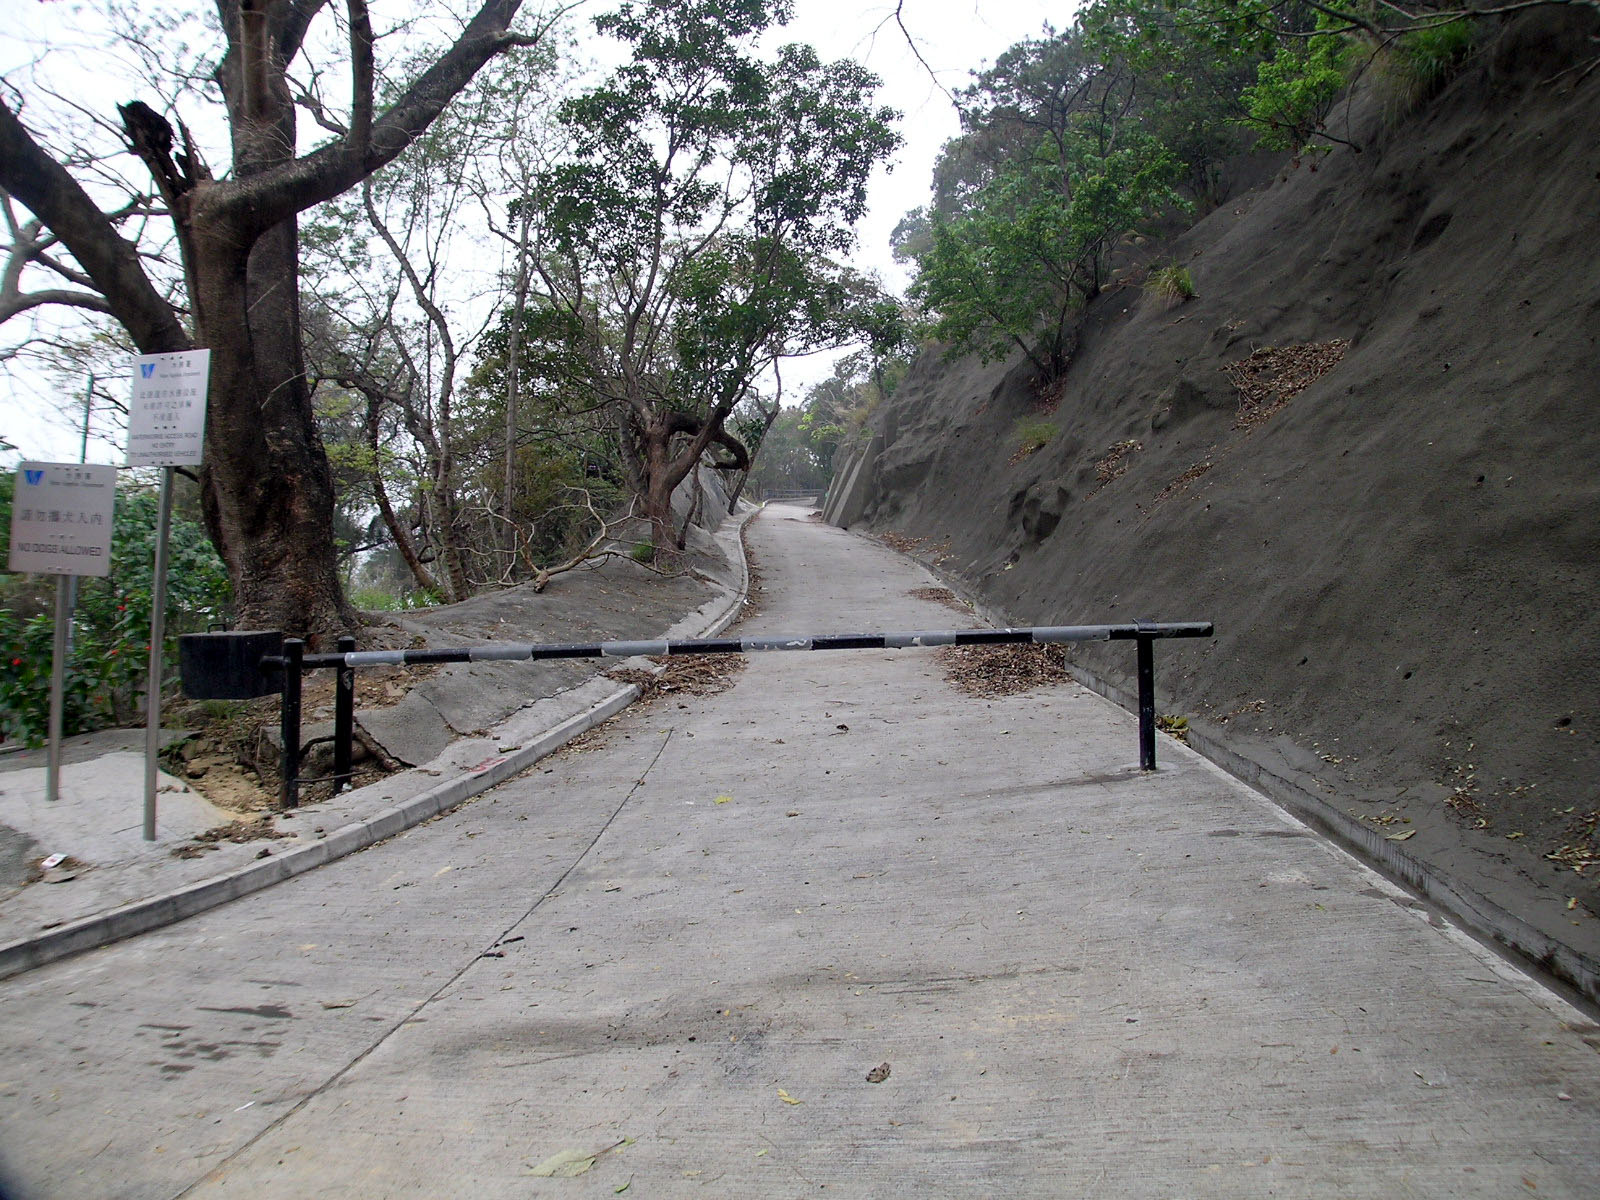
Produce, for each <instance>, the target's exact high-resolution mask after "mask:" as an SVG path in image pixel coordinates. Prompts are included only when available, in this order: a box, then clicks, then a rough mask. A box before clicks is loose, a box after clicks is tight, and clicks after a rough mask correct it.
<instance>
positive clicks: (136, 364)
mask: <svg viewBox="0 0 1600 1200" xmlns="http://www.w3.org/2000/svg"><path fill="white" fill-rule="evenodd" d="M210 375H211V351H209V350H185V351H181V352H179V353H174V354H141V355H139V356H138V357H137V358H135V359H134V360H133V396H132V399H131V401H130V402H129V404H128V465H129V466H130V467H161V468H163V469H162V472H161V499H160V503H159V505H158V508H159V515H158V516H157V518H156V561H155V576H154V578H153V579H152V581H151V588H150V674H149V678H148V683H147V686H146V690H145V743H144V840H145V841H147V842H153V841H155V840H156V783H157V775H158V772H159V768H160V759H159V756H160V754H161V674H162V671H161V668H162V642H163V641H164V640H165V638H166V622H167V541H168V532H169V528H168V527H169V526H170V525H171V523H172V468H173V467H190V466H199V465H200V463H201V461H202V460H203V459H204V457H205V430H206V391H207V388H208V387H209V385H210Z"/></svg>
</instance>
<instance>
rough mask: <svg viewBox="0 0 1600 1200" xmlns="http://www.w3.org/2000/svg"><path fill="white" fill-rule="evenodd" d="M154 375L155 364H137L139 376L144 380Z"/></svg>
mask: <svg viewBox="0 0 1600 1200" xmlns="http://www.w3.org/2000/svg"><path fill="white" fill-rule="evenodd" d="M155 373H156V365H155V363H140V364H139V374H140V375H142V376H143V377H144V378H146V379H149V378H150V377H151V376H152V375H154V374H155Z"/></svg>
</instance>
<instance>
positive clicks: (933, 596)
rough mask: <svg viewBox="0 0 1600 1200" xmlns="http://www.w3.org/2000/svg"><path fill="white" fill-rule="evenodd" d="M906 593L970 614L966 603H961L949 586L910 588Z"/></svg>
mask: <svg viewBox="0 0 1600 1200" xmlns="http://www.w3.org/2000/svg"><path fill="white" fill-rule="evenodd" d="M906 594H907V595H909V596H915V597H916V598H917V599H918V600H931V601H933V602H934V603H935V604H942V605H944V606H945V607H946V608H953V609H955V610H956V611H957V612H958V613H969V614H970V613H971V611H972V610H971V609H970V608H969V607H968V606H967V605H965V604H963V603H961V600H960V598H959V597H958V596H957V595H956V594H955V593H954V592H952V591H951V590H950V589H949V588H942V587H920V588H912V589H911V591H909V592H908V593H906Z"/></svg>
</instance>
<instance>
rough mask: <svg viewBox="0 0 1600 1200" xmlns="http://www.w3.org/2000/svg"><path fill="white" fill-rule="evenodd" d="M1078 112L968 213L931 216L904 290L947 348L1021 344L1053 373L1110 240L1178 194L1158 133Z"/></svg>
mask: <svg viewBox="0 0 1600 1200" xmlns="http://www.w3.org/2000/svg"><path fill="white" fill-rule="evenodd" d="M1077 116H1078V118H1079V119H1076V120H1073V121H1072V122H1070V123H1069V125H1068V126H1067V128H1066V129H1065V130H1064V131H1063V137H1062V140H1061V141H1060V142H1059V143H1058V144H1056V145H1050V144H1048V143H1047V144H1044V145H1041V146H1040V147H1039V148H1038V149H1037V151H1036V152H1035V153H1034V154H1033V156H1032V157H1031V158H1030V159H1029V160H1028V161H1026V162H1023V163H1019V164H1015V165H1011V166H1008V167H1005V168H1003V169H1001V170H1000V171H999V172H998V173H997V174H996V176H995V178H994V179H993V180H992V181H991V182H990V183H988V184H987V185H986V186H985V187H983V188H982V189H981V190H980V191H979V192H978V193H977V194H976V195H975V196H974V197H973V198H972V201H971V204H970V206H969V208H968V210H967V211H966V212H965V213H963V214H962V215H960V216H958V217H956V218H954V219H947V220H941V221H937V222H936V223H935V225H934V227H933V246H932V249H931V250H930V251H929V252H928V253H926V254H925V255H924V256H923V257H922V259H921V260H920V262H919V264H918V265H919V268H920V269H919V273H918V276H917V280H916V282H915V283H914V284H913V285H912V295H913V296H915V297H916V298H918V299H919V300H921V301H922V302H923V304H924V305H926V306H927V308H928V309H929V310H931V311H932V312H933V313H934V314H936V320H935V322H934V324H933V327H932V333H933V336H934V337H936V338H938V339H940V340H941V341H944V342H946V343H947V344H948V345H949V346H950V348H951V350H952V352H954V353H961V354H972V353H975V354H977V355H979V356H980V357H981V358H983V359H984V360H985V361H994V360H997V359H1000V358H1003V357H1004V356H1005V355H1007V354H1009V353H1011V352H1012V351H1014V350H1016V349H1018V348H1020V349H1022V350H1023V351H1024V352H1025V353H1026V354H1027V355H1028V357H1029V359H1031V360H1032V361H1033V363H1034V365H1035V366H1036V367H1038V368H1039V370H1040V371H1041V372H1042V373H1043V374H1045V375H1046V376H1048V377H1055V376H1057V375H1059V374H1060V373H1061V372H1062V371H1063V370H1064V369H1065V368H1066V365H1067V361H1068V360H1069V358H1070V355H1071V347H1072V341H1073V339H1072V338H1071V336H1070V332H1069V326H1068V322H1069V317H1070V316H1071V314H1072V312H1073V310H1074V309H1075V308H1077V307H1078V306H1081V305H1082V304H1083V303H1084V302H1085V301H1087V300H1090V299H1092V298H1094V297H1095V296H1096V295H1098V294H1099V292H1100V289H1101V287H1102V286H1103V285H1104V283H1105V280H1106V278H1107V276H1108V262H1107V259H1108V256H1109V253H1110V250H1111V248H1112V246H1113V245H1114V244H1115V243H1116V242H1117V240H1118V239H1119V238H1121V236H1122V235H1123V234H1125V233H1127V232H1128V231H1130V230H1132V229H1134V228H1137V227H1138V226H1139V225H1140V224H1142V223H1143V222H1145V221H1148V220H1151V219H1152V218H1154V217H1155V216H1156V215H1157V214H1159V213H1160V212H1161V211H1163V210H1164V209H1167V208H1170V207H1174V206H1177V205H1179V204H1181V203H1182V200H1181V197H1180V196H1179V195H1178V193H1177V191H1176V190H1175V188H1174V186H1173V184H1174V180H1175V175H1176V169H1177V163H1176V160H1175V159H1174V158H1173V157H1172V155H1171V154H1170V153H1168V152H1167V150H1166V149H1165V148H1164V147H1162V146H1161V145H1160V144H1159V143H1158V142H1156V141H1155V139H1153V138H1151V137H1148V136H1146V135H1144V134H1142V133H1139V132H1138V131H1137V130H1132V129H1124V130H1120V131H1118V130H1114V129H1111V128H1108V122H1107V121H1106V120H1105V119H1104V118H1103V117H1101V116H1099V115H1097V114H1095V113H1082V114H1077Z"/></svg>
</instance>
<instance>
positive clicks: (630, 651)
mask: <svg viewBox="0 0 1600 1200" xmlns="http://www.w3.org/2000/svg"><path fill="white" fill-rule="evenodd" d="M1212 632H1213V629H1212V625H1211V622H1210V621H1166V622H1159V621H1136V622H1129V623H1127V624H1122V625H1047V626H1039V627H1036V628H1029V629H956V630H942V631H917V632H905V633H827V634H811V635H805V636H800V637H748V638H699V639H688V640H685V641H677V642H673V641H648V642H589V643H584V644H579V645H562V644H557V643H552V644H548V645H541V644H538V643H526V642H498V643H490V644H488V645H482V646H461V647H457V648H455V649H451V650H358V651H352V652H350V653H348V654H307V655H306V656H305V658H304V659H303V660H302V663H301V666H302V668H303V669H304V670H308V671H309V670H313V669H316V668H318V667H375V666H421V665H425V664H429V663H467V662H522V661H527V660H535V661H537V660H540V659H551V658H632V657H634V656H635V655H639V654H648V655H679V654H753V653H759V652H765V651H769V650H905V649H911V648H914V647H923V646H997V645H1005V644H1008V643H1013V644H1014V643H1025V644H1032V645H1041V646H1043V645H1056V644H1060V643H1064V642H1121V641H1134V640H1136V639H1141V638H1143V639H1148V638H1204V637H1210V636H1211V635H1212Z"/></svg>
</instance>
